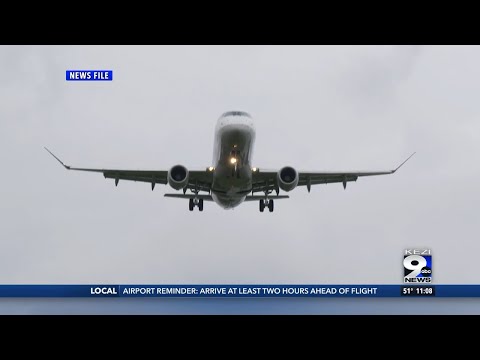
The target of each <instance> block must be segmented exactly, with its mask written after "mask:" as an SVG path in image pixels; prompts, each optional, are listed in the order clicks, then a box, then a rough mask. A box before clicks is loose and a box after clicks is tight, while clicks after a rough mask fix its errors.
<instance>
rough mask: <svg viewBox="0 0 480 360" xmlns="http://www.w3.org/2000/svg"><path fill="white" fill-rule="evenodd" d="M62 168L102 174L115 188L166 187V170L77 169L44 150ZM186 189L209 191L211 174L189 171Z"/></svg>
mask: <svg viewBox="0 0 480 360" xmlns="http://www.w3.org/2000/svg"><path fill="white" fill-rule="evenodd" d="M45 150H47V151H48V152H49V153H50V155H52V156H53V157H54V158H55V159H56V160H57V161H58V162H59V163H60V164H62V166H63V167H64V168H65V169H67V170H79V171H89V172H98V173H102V174H103V176H104V177H105V178H106V179H115V186H117V185H118V182H119V181H120V180H128V181H140V182H146V183H150V184H151V186H152V190H153V189H154V188H155V184H163V185H166V184H167V183H168V170H123V169H90V168H77V167H72V166H69V165H65V164H64V163H63V161H62V160H60V159H59V158H58V157H56V156H55V155H54V154H53V153H52V152H51V151H50V150H48V149H47V148H45ZM188 173H189V176H188V182H187V186H186V188H189V189H197V190H198V191H207V192H208V191H210V189H211V186H212V181H213V174H212V173H211V172H209V171H207V170H189V171H188Z"/></svg>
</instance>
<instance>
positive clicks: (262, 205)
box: [259, 200, 265, 212]
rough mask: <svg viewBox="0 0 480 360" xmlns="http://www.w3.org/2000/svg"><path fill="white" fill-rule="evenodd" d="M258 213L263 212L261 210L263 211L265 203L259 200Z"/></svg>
mask: <svg viewBox="0 0 480 360" xmlns="http://www.w3.org/2000/svg"><path fill="white" fill-rule="evenodd" d="M259 204H260V212H263V210H264V209H265V201H263V200H260V203H259Z"/></svg>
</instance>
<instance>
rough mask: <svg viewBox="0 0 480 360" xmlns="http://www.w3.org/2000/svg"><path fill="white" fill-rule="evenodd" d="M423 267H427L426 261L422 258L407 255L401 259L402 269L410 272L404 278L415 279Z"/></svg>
mask: <svg viewBox="0 0 480 360" xmlns="http://www.w3.org/2000/svg"><path fill="white" fill-rule="evenodd" d="M425 266H427V260H425V258H424V257H423V256H419V255H409V256H407V257H406V258H405V259H403V267H404V268H405V269H408V270H412V271H411V272H410V273H409V274H408V275H405V277H406V278H414V277H417V276H418V275H420V273H421V272H422V269H423V268H424V267H425Z"/></svg>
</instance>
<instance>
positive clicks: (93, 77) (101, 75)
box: [65, 70, 113, 81]
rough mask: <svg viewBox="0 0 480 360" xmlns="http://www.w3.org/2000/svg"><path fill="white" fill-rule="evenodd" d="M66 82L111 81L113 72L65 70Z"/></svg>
mask: <svg viewBox="0 0 480 360" xmlns="http://www.w3.org/2000/svg"><path fill="white" fill-rule="evenodd" d="M65 78H66V80H67V81H112V80H113V70H67V71H66V75H65Z"/></svg>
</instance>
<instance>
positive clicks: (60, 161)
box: [44, 146, 70, 170]
mask: <svg viewBox="0 0 480 360" xmlns="http://www.w3.org/2000/svg"><path fill="white" fill-rule="evenodd" d="M44 148H45V150H47V151H48V152H49V153H50V155H52V156H53V157H54V158H55V159H56V160H57V161H58V162H59V163H60V164H62V166H63V167H64V168H65V169H67V170H70V166H68V165H65V164H64V163H63V161H62V160H60V159H59V158H58V157H56V156H55V155H53V153H52V152H51V151H50V150H48V149H47V148H46V147H45V146H44Z"/></svg>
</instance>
